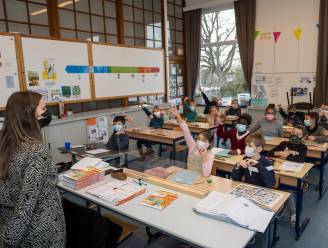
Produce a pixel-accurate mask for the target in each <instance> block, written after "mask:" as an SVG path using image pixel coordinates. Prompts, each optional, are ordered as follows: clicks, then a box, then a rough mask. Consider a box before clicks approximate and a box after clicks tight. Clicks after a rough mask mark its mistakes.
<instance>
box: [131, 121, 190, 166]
mask: <svg viewBox="0 0 328 248" xmlns="http://www.w3.org/2000/svg"><path fill="white" fill-rule="evenodd" d="M125 133H126V134H127V135H129V138H130V139H135V140H146V141H152V142H154V143H157V144H160V145H168V146H172V159H173V160H175V157H176V144H177V142H178V141H182V140H184V136H183V133H182V132H181V131H176V130H167V129H162V128H158V129H155V128H150V127H140V128H128V129H126V130H125ZM160 153H161V147H160Z"/></svg>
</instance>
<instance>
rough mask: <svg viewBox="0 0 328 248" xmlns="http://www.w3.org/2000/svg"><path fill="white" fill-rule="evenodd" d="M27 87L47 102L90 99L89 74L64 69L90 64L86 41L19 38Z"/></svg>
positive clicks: (87, 66)
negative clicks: (68, 71)
mask: <svg viewBox="0 0 328 248" xmlns="http://www.w3.org/2000/svg"><path fill="white" fill-rule="evenodd" d="M22 49H23V56H24V68H25V79H26V88H27V89H28V90H33V91H36V92H39V93H41V94H42V95H44V96H45V97H46V98H47V102H58V101H60V100H63V101H79V100H88V99H91V90H90V75H89V72H88V71H87V72H85V73H67V71H66V67H67V66H70V65H73V66H82V67H86V68H89V62H88V47H87V43H81V42H69V41H59V40H49V39H36V38H26V37H23V38H22Z"/></svg>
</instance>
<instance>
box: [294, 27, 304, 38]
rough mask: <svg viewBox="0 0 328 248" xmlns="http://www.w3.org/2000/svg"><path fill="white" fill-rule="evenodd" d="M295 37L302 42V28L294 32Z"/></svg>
mask: <svg viewBox="0 0 328 248" xmlns="http://www.w3.org/2000/svg"><path fill="white" fill-rule="evenodd" d="M294 35H295V37H296V39H297V40H300V38H301V35H302V29H301V28H297V29H295V30H294Z"/></svg>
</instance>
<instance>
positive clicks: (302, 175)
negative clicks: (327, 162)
mask: <svg viewBox="0 0 328 248" xmlns="http://www.w3.org/2000/svg"><path fill="white" fill-rule="evenodd" d="M243 157H244V155H236V156H232V157H230V158H220V159H215V160H214V171H213V173H215V174H216V171H217V170H219V171H223V172H228V173H231V172H232V169H233V168H234V166H235V165H236V163H237V162H238V161H240V160H242V159H243ZM282 162H283V160H281V159H276V160H275V164H274V170H275V174H276V180H278V182H279V184H278V185H279V186H280V185H281V186H283V185H286V186H287V187H290V188H293V189H295V190H296V194H297V196H296V224H295V239H299V237H300V236H301V235H302V233H303V231H304V229H305V227H306V226H307V224H308V223H309V221H310V219H309V218H304V221H303V222H302V223H301V213H302V204H303V200H302V199H303V182H304V180H305V179H306V177H307V175H308V174H309V172H310V170H311V169H312V167H313V164H310V163H305V164H304V167H303V169H302V171H300V172H286V171H282V170H280V166H281V164H282ZM213 173H212V174H213Z"/></svg>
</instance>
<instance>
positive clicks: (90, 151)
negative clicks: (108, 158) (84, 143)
mask: <svg viewBox="0 0 328 248" xmlns="http://www.w3.org/2000/svg"><path fill="white" fill-rule="evenodd" d="M105 152H109V150H107V149H94V150H89V151H86V153H90V154H93V155H95V154H100V153H105Z"/></svg>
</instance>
